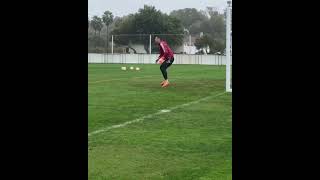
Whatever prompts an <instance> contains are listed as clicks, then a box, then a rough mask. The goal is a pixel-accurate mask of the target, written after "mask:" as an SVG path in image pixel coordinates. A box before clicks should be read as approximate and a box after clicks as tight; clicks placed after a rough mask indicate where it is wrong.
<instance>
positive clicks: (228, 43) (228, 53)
mask: <svg viewBox="0 0 320 180" xmlns="http://www.w3.org/2000/svg"><path fill="white" fill-rule="evenodd" d="M226 10H227V12H226V16H227V17H226V91H227V92H232V77H231V76H232V73H231V72H232V69H231V60H232V59H231V58H232V57H231V56H232V55H231V51H232V48H231V46H232V37H231V36H232V30H231V26H232V22H231V21H232V19H231V16H232V14H231V10H232V1H228V6H227V9H226Z"/></svg>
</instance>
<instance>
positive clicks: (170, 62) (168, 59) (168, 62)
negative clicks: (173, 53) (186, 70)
mask: <svg viewBox="0 0 320 180" xmlns="http://www.w3.org/2000/svg"><path fill="white" fill-rule="evenodd" d="M173 62H174V57H172V58H167V59H166V60H165V61H164V62H163V63H166V64H168V65H171V64H172V63H173Z"/></svg>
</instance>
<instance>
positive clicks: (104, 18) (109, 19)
mask: <svg viewBox="0 0 320 180" xmlns="http://www.w3.org/2000/svg"><path fill="white" fill-rule="evenodd" d="M102 21H103V22H104V24H105V25H106V27H107V42H106V44H107V49H108V45H109V43H108V42H109V25H110V24H111V23H112V22H113V15H112V12H110V11H105V12H104V14H103V15H102Z"/></svg>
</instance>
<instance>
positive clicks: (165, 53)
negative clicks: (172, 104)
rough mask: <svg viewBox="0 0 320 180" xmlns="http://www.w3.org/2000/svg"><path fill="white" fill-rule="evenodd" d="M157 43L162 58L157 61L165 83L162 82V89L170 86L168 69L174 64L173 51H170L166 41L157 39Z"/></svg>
mask: <svg viewBox="0 0 320 180" xmlns="http://www.w3.org/2000/svg"><path fill="white" fill-rule="evenodd" d="M155 42H156V43H157V44H158V45H159V52H160V56H159V57H158V59H157V60H156V63H157V64H161V65H160V70H161V73H162V75H163V78H164V81H162V82H161V86H162V87H167V86H169V84H170V83H169V80H168V73H167V68H168V67H170V66H171V64H172V63H173V62H174V57H173V51H172V50H171V49H170V47H169V46H168V44H167V42H166V41H163V40H161V39H160V38H159V37H157V36H156V37H155Z"/></svg>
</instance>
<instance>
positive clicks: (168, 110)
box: [160, 109, 171, 113]
mask: <svg viewBox="0 0 320 180" xmlns="http://www.w3.org/2000/svg"><path fill="white" fill-rule="evenodd" d="M160 111H161V112H164V113H166V112H170V111H171V110H170V109H162V110H160Z"/></svg>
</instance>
